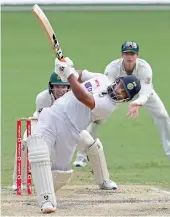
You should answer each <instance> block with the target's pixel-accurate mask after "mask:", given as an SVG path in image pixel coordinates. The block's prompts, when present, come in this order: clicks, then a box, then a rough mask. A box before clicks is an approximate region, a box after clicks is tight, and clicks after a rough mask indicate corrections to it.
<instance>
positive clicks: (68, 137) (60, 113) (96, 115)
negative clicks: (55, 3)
mask: <svg viewBox="0 0 170 217" xmlns="http://www.w3.org/2000/svg"><path fill="white" fill-rule="evenodd" d="M55 71H56V73H57V74H58V75H59V77H60V78H61V79H62V80H63V81H67V80H68V82H69V83H70V86H71V91H69V92H67V93H66V94H65V95H64V96H63V97H61V98H60V99H58V100H56V101H55V102H54V104H53V105H52V106H51V107H49V108H44V109H43V110H42V112H41V113H40V115H39V118H38V122H37V124H36V126H35V128H34V132H33V134H32V135H31V136H30V137H28V139H27V144H28V150H29V154H28V157H29V161H30V164H31V170H32V178H33V182H34V185H35V190H36V193H37V199H38V203H39V206H40V207H41V210H42V212H43V213H52V212H55V211H56V206H57V202H56V195H55V191H57V190H59V189H60V188H61V187H62V186H64V185H66V184H67V183H68V180H69V179H70V173H69V172H68V171H70V166H71V165H70V164H71V160H72V157H73V154H74V151H75V148H76V144H77V143H78V142H80V141H82V140H84V142H83V143H84V144H85V145H86V149H87V153H88V157H89V161H90V163H91V166H92V169H93V172H94V176H95V179H98V183H102V182H103V177H104V176H107V174H105V170H103V168H105V166H103V157H104V156H103V155H104V154H103V148H102V144H101V142H100V140H99V139H97V140H94V139H93V138H92V137H91V136H90V134H89V133H87V131H86V130H84V129H86V128H87V126H88V125H89V124H90V123H92V122H94V121H96V120H104V119H106V118H107V117H109V115H111V113H112V112H113V111H114V109H115V107H116V104H117V103H118V102H127V101H129V100H131V99H132V98H133V97H134V96H135V95H136V94H137V93H138V92H139V91H140V88H141V86H140V82H139V80H138V79H137V78H136V77H135V76H133V75H129V76H127V77H125V78H121V77H118V79H117V80H116V81H115V82H114V83H112V82H111V81H110V80H109V79H108V78H107V77H106V76H105V75H102V74H95V73H89V74H91V79H90V80H87V81H85V82H83V83H82V84H80V83H79V81H78V80H77V79H78V73H77V72H76V70H75V69H74V68H73V67H72V66H71V65H70V64H69V62H67V60H66V62H63V61H59V60H58V59H56V61H55ZM80 76H81V77H80V78H79V80H80V79H81V78H82V81H83V72H82V73H81V75H80ZM51 153H54V154H55V159H56V161H55V165H53V167H54V168H55V169H56V179H55V183H54V184H53V178H54V177H53V176H52V172H51V160H50V156H51ZM99 170H100V171H102V174H101V175H100V176H99V175H98V172H97V171H99Z"/></svg>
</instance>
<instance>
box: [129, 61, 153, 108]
mask: <svg viewBox="0 0 170 217" xmlns="http://www.w3.org/2000/svg"><path fill="white" fill-rule="evenodd" d="M138 78H139V80H140V83H141V90H140V92H139V97H138V98H137V99H136V100H135V101H133V102H132V104H138V105H141V106H142V105H144V104H145V103H146V102H147V101H148V98H149V96H150V95H151V94H152V91H153V85H152V69H151V67H150V66H149V65H148V66H143V67H142V69H141V70H140V71H139V73H138Z"/></svg>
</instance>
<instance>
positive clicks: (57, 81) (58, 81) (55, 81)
mask: <svg viewBox="0 0 170 217" xmlns="http://www.w3.org/2000/svg"><path fill="white" fill-rule="evenodd" d="M54 85H56V86H67V87H68V89H69V88H70V84H69V83H68V82H63V81H62V80H61V79H60V77H59V76H58V75H57V74H56V73H55V72H52V73H51V75H50V80H49V85H48V86H49V93H50V94H51V93H52V90H53V86H54Z"/></svg>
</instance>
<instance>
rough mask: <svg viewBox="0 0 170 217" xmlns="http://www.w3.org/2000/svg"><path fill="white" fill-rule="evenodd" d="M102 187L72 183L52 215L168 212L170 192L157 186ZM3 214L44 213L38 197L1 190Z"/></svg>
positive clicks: (58, 196) (143, 214)
mask: <svg viewBox="0 0 170 217" xmlns="http://www.w3.org/2000/svg"><path fill="white" fill-rule="evenodd" d="M119 188H120V189H119V190H117V191H116V192H114V191H111V190H109V191H106V190H100V189H98V187H97V186H95V185H69V186H65V187H63V188H62V189H60V190H59V191H58V193H57V203H58V206H57V211H56V213H53V214H51V215H53V216H169V215H170V192H168V191H164V190H160V189H159V188H155V187H154V186H148V185H147V186H145V185H122V186H119ZM1 212H2V213H1V215H2V216H23V215H24V216H41V215H42V213H41V211H40V208H39V207H38V205H37V202H36V197H35V195H33V196H27V195H22V196H17V195H15V194H13V192H11V191H9V190H5V189H4V190H3V191H1Z"/></svg>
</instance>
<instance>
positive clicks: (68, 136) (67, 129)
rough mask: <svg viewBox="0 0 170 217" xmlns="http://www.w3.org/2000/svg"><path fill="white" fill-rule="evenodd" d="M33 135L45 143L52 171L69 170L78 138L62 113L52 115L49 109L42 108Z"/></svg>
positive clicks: (75, 131)
mask: <svg viewBox="0 0 170 217" xmlns="http://www.w3.org/2000/svg"><path fill="white" fill-rule="evenodd" d="M58 110H59V109H58ZM33 135H38V136H40V137H41V138H43V139H44V140H45V141H46V144H47V145H48V148H49V152H50V155H51V156H50V157H51V163H52V167H51V169H52V170H62V171H67V170H69V169H70V166H71V160H72V158H73V155H74V151H75V148H76V144H77V141H79V140H80V136H79V132H78V131H77V130H76V129H75V128H74V126H73V125H72V123H71V122H70V120H69V119H68V117H67V115H66V114H65V113H64V112H63V111H61V112H60V111H58V112H57V114H53V113H52V112H51V110H50V108H44V109H43V110H42V112H41V114H40V116H39V119H38V123H37V125H36V126H35V128H34V132H33Z"/></svg>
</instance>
